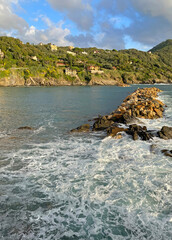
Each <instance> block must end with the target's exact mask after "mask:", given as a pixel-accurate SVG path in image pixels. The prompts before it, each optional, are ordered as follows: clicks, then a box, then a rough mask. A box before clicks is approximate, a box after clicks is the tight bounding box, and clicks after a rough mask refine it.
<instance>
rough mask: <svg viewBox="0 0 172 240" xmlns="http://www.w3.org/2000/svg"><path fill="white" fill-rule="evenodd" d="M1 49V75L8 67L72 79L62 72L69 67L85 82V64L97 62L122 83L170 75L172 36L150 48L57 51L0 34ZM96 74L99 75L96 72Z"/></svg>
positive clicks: (88, 75)
mask: <svg viewBox="0 0 172 240" xmlns="http://www.w3.org/2000/svg"><path fill="white" fill-rule="evenodd" d="M0 49H1V51H0V53H1V52H3V54H4V57H3V56H1V55H0V78H3V77H7V76H9V75H10V71H11V70H15V69H16V70H20V71H18V72H20V74H21V76H22V77H24V79H28V78H30V77H40V76H41V77H43V78H45V79H49V78H54V79H59V78H63V79H66V80H68V81H72V80H73V79H75V77H73V76H66V75H65V73H64V69H65V68H67V67H69V68H70V69H73V70H76V71H77V76H78V77H79V79H80V80H81V81H85V82H87V83H88V82H89V81H90V80H91V78H92V74H91V73H90V71H88V67H89V66H91V65H92V66H98V67H99V69H100V70H103V71H104V73H106V74H107V73H108V74H109V75H110V77H111V78H112V79H120V78H121V79H122V80H123V82H124V83H133V82H135V81H138V82H140V83H148V82H149V83H150V82H155V81H156V79H167V80H171V79H172V68H171V67H172V40H167V41H165V42H163V43H160V44H159V45H157V46H156V47H154V48H153V49H151V50H150V51H149V52H142V51H138V50H136V49H129V50H120V51H117V50H115V49H113V50H103V49H97V48H82V49H81V48H78V47H77V48H74V49H72V50H71V49H69V47H58V48H57V51H52V50H51V44H39V45H33V44H29V43H26V44H23V43H22V42H21V41H20V40H19V39H15V38H12V37H0ZM67 51H71V52H73V55H71V54H70V53H67ZM12 72H14V71H12ZM96 75H97V76H100V77H101V74H99V73H96ZM102 77H103V76H102Z"/></svg>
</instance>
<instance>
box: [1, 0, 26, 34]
mask: <svg viewBox="0 0 172 240" xmlns="http://www.w3.org/2000/svg"><path fill="white" fill-rule="evenodd" d="M17 3H18V1H17V0H0V30H1V32H3V31H12V30H16V31H18V32H20V33H22V32H23V31H24V30H25V29H26V28H27V27H28V24H27V22H26V21H25V20H24V19H22V18H21V17H19V16H17V15H16V14H15V13H13V10H12V7H11V4H17Z"/></svg>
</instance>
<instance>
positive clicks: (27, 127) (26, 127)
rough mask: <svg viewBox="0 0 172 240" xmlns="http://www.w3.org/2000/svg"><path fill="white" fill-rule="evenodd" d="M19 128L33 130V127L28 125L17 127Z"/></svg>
mask: <svg viewBox="0 0 172 240" xmlns="http://www.w3.org/2000/svg"><path fill="white" fill-rule="evenodd" d="M18 129H19V130H34V128H32V127H29V126H24V127H19V128H18Z"/></svg>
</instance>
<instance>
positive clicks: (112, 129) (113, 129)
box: [107, 126, 127, 137]
mask: <svg viewBox="0 0 172 240" xmlns="http://www.w3.org/2000/svg"><path fill="white" fill-rule="evenodd" d="M125 131H127V129H126V128H121V127H117V126H112V127H110V128H108V129H107V134H108V136H111V137H115V136H116V135H117V134H118V133H119V132H125Z"/></svg>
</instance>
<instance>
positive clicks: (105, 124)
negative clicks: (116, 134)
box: [93, 117, 114, 131]
mask: <svg viewBox="0 0 172 240" xmlns="http://www.w3.org/2000/svg"><path fill="white" fill-rule="evenodd" d="M112 124H114V122H113V121H112V120H108V119H107V118H105V117H102V118H99V119H98V120H97V121H96V122H95V123H94V124H93V131H101V130H105V129H107V128H109V127H110V126H111V125H112Z"/></svg>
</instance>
